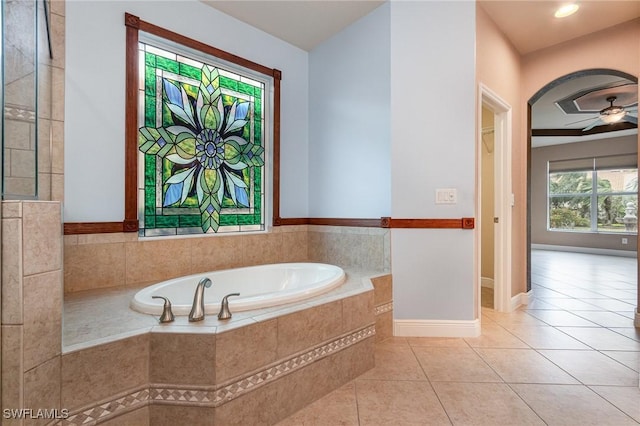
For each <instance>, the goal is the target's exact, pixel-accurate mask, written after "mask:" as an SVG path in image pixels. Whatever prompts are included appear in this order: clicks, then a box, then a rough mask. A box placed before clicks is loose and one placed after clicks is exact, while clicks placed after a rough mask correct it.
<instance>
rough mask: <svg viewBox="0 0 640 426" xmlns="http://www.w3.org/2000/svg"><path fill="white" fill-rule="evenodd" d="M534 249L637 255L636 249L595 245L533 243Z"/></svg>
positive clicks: (532, 247)
mask: <svg viewBox="0 0 640 426" xmlns="http://www.w3.org/2000/svg"><path fill="white" fill-rule="evenodd" d="M531 249H532V250H550V251H570V252H573V253H588V254H604V255H607V256H621V257H636V256H637V253H636V251H635V250H631V251H629V250H614V249H604V248H593V247H573V246H554V245H550V244H531Z"/></svg>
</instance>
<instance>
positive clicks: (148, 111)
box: [144, 96, 156, 127]
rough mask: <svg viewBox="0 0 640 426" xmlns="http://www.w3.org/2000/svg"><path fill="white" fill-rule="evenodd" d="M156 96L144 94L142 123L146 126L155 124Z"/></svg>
mask: <svg viewBox="0 0 640 426" xmlns="http://www.w3.org/2000/svg"><path fill="white" fill-rule="evenodd" d="M155 102H156V98H155V96H145V98H144V124H145V126H148V127H155V125H156V103H155Z"/></svg>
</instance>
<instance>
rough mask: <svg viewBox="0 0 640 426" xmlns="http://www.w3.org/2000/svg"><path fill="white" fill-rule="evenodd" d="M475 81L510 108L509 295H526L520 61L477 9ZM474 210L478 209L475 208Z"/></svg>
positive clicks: (510, 46)
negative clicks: (511, 183)
mask: <svg viewBox="0 0 640 426" xmlns="http://www.w3.org/2000/svg"><path fill="white" fill-rule="evenodd" d="M476 25H477V27H476V33H477V41H476V43H477V45H476V78H477V81H478V83H479V84H480V83H481V84H484V85H485V86H486V87H488V88H489V89H490V90H491V91H493V92H494V93H496V94H497V95H498V96H500V98H502V99H503V100H504V101H505V102H506V103H508V104H509V105H510V106H511V108H512V148H511V155H512V158H513V168H512V173H511V176H512V180H513V188H512V189H513V193H514V195H515V205H514V207H513V209H512V215H513V217H512V220H513V226H512V253H511V256H512V262H511V264H512V266H511V271H512V274H511V283H512V284H511V295H512V296H513V295H517V294H519V293H523V292H526V282H527V281H526V273H527V270H526V253H527V252H526V250H527V247H526V222H527V216H526V214H527V206H526V182H527V176H526V167H524V168H523V167H521V166H519V164H520V159H521V158H526V151H527V144H526V138H524V134H525V130H524V126H526V121H525V120H523V117H525V118H526V116H525V114H526V109H525V108H524V106H525V104H524V103H522V101H521V95H520V90H521V60H520V55H519V54H518V52H517V51H516V49H515V48H514V47H513V45H512V44H511V43H510V42H509V41H508V40H507V39H506V38H505V37H504V35H503V34H502V33H501V32H500V30H499V29H498V28H497V27H496V25H495V24H494V23H493V21H491V19H490V18H489V17H488V16H487V14H486V13H485V12H484V10H482V8H481V7H480V6H478V7H477V18H476ZM477 209H478V207H477Z"/></svg>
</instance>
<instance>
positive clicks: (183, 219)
mask: <svg viewBox="0 0 640 426" xmlns="http://www.w3.org/2000/svg"><path fill="white" fill-rule="evenodd" d="M179 218H180V226H181V227H185V228H193V227H197V226H200V216H199V215H180V216H179Z"/></svg>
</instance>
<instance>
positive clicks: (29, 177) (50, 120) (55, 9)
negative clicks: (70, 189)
mask: <svg viewBox="0 0 640 426" xmlns="http://www.w3.org/2000/svg"><path fill="white" fill-rule="evenodd" d="M48 5H49V9H50V10H49V23H50V30H51V31H50V34H51V54H50V52H49V40H48V38H47V29H46V21H45V19H44V3H43V2H40V1H38V2H33V1H12V0H9V1H6V2H4V9H5V10H4V17H5V20H4V25H5V28H4V30H5V31H4V35H5V40H4V77H5V79H4V82H5V87H4V102H5V107H4V111H3V114H4V132H5V138H4V142H5V144H4V152H3V160H4V167H5V177H4V180H5V188H4V189H5V199H7V198H8V199H34V198H36V197H37V199H39V200H58V201H61V200H62V196H63V188H62V181H63V149H62V145H63V121H64V1H58V0H55V1H52V2H50V3H48ZM36 7H37V8H38V28H37V31H33V30H30V28H33V22H34V16H35V15H34V12H35V10H34V9H35V8H36ZM36 38H37V44H38V49H37V50H38V51H37V58H36ZM34 62H35V63H34ZM36 67H37V81H38V85H37V90H36V84H35V82H36ZM36 97H37V116H36ZM36 122H37V126H36ZM36 144H37V153H36ZM36 176H37V181H36Z"/></svg>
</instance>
